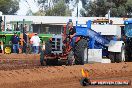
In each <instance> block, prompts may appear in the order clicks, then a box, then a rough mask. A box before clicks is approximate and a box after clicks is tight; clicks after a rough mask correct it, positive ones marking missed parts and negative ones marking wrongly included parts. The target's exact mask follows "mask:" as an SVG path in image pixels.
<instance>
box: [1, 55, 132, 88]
mask: <svg viewBox="0 0 132 88" xmlns="http://www.w3.org/2000/svg"><path fill="white" fill-rule="evenodd" d="M29 57H30V58H29ZM0 61H1V62H0V88H132V85H126V86H123V85H121V86H114V85H113V86H102V85H100V86H87V87H82V86H81V85H80V79H81V78H82V75H81V69H82V68H84V69H86V70H88V71H89V75H90V77H89V78H90V79H91V80H98V79H99V80H100V79H102V80H107V79H108V80H119V79H125V80H130V81H132V62H127V63H126V62H123V63H110V64H101V63H95V64H85V65H74V66H65V65H62V66H40V64H39V55H26V54H23V55H15V54H11V55H0Z"/></svg>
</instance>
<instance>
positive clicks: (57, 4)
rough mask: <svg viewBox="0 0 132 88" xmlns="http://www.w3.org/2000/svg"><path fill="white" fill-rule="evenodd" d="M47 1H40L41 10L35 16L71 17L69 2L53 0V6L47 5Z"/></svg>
mask: <svg viewBox="0 0 132 88" xmlns="http://www.w3.org/2000/svg"><path fill="white" fill-rule="evenodd" d="M46 1H47V0H39V1H38V4H39V6H40V8H41V9H40V10H39V11H38V12H36V13H35V14H34V15H46V16H70V15H71V11H70V9H69V6H68V4H67V3H69V1H67V0H53V5H45V3H46Z"/></svg>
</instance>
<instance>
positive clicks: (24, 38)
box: [23, 32, 27, 53]
mask: <svg viewBox="0 0 132 88" xmlns="http://www.w3.org/2000/svg"><path fill="white" fill-rule="evenodd" d="M26 49H27V35H26V32H25V33H24V34H23V53H26Z"/></svg>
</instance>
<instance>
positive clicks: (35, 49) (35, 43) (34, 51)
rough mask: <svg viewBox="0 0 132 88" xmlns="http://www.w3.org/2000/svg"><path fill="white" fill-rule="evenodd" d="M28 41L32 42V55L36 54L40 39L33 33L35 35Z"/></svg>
mask: <svg viewBox="0 0 132 88" xmlns="http://www.w3.org/2000/svg"><path fill="white" fill-rule="evenodd" d="M30 41H31V42H32V45H33V53H34V54H38V53H39V46H40V38H39V36H38V35H37V33H35V35H34V36H32V37H31V39H30Z"/></svg>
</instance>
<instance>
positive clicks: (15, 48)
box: [11, 33, 20, 53]
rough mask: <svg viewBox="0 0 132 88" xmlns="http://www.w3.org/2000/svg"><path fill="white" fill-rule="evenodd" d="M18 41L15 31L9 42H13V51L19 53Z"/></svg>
mask: <svg viewBox="0 0 132 88" xmlns="http://www.w3.org/2000/svg"><path fill="white" fill-rule="evenodd" d="M19 41H20V38H19V36H18V35H17V33H14V35H13V36H12V38H11V42H12V44H13V53H19Z"/></svg>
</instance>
